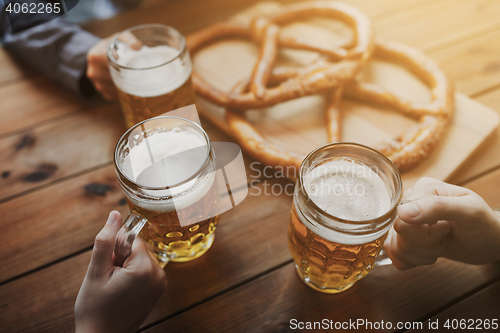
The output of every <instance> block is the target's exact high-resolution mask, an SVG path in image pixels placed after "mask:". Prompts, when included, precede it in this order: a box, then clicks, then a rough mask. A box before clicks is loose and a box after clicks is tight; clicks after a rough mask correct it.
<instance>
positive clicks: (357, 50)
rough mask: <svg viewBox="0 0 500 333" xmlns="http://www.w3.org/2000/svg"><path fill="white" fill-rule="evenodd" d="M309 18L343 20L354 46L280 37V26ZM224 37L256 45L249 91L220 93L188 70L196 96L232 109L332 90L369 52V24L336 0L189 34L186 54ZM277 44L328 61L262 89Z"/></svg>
mask: <svg viewBox="0 0 500 333" xmlns="http://www.w3.org/2000/svg"><path fill="white" fill-rule="evenodd" d="M310 16H315V17H317V16H320V17H329V18H334V19H338V20H341V21H343V22H344V23H346V24H347V25H348V26H350V27H352V28H353V29H354V40H355V43H354V45H353V46H351V45H347V46H346V47H345V48H344V47H334V46H330V47H326V46H323V45H314V43H311V42H309V41H304V40H296V39H293V38H285V37H282V36H280V33H279V32H280V28H279V26H280V25H282V24H286V23H289V22H290V21H292V20H294V19H297V18H304V17H310ZM227 37H244V38H248V39H251V40H253V41H254V42H256V43H258V44H259V45H260V46H261V47H260V54H259V57H258V60H257V64H256V66H255V68H254V71H253V74H252V78H251V83H250V91H248V92H245V93H240V94H237V93H234V92H232V93H231V92H230V93H226V92H223V91H221V90H219V89H217V88H215V87H213V86H211V85H209V84H208V83H207V82H205V81H204V80H203V79H202V78H201V77H200V76H199V75H198V74H197V73H196V71H193V75H192V79H193V84H194V87H195V91H196V92H197V93H198V94H200V95H201V96H203V97H205V98H206V99H208V100H210V101H212V102H214V103H215V104H217V105H220V106H224V107H229V108H234V109H251V108H260V107H265V106H271V105H275V104H277V103H281V102H285V101H288V100H291V99H294V98H298V97H302V96H308V95H314V94H317V93H318V92H321V91H325V90H328V89H332V88H335V87H337V86H339V85H341V84H342V83H343V82H346V81H348V80H351V79H352V78H353V77H354V75H355V74H356V73H357V72H358V70H359V69H360V68H361V67H362V65H363V63H364V62H365V61H366V60H368V59H369V58H370V57H371V54H372V53H373V33H372V29H371V25H370V21H369V20H368V18H367V17H366V16H365V15H364V14H363V13H361V12H360V11H359V10H357V9H355V8H352V7H350V6H347V5H345V4H343V3H341V2H331V1H319V2H307V3H300V4H296V5H291V6H286V7H284V8H283V9H282V10H280V11H279V12H278V13H277V14H275V15H272V16H271V17H269V18H264V17H259V18H256V19H254V20H253V21H252V23H250V24H237V23H229V22H226V23H218V24H215V25H213V26H211V27H209V28H207V29H205V30H201V31H199V32H197V33H194V34H192V35H190V36H188V38H187V45H188V48H189V52H190V53H191V55H194V54H195V53H196V52H197V51H199V50H200V49H201V47H202V46H206V45H208V44H209V43H212V42H214V41H216V40H218V39H221V38H227ZM278 45H280V46H286V47H290V48H297V49H307V50H311V51H317V52H320V53H322V54H325V55H327V56H328V59H324V60H322V61H317V62H315V63H313V64H311V65H309V66H307V67H305V68H303V69H302V70H301V71H300V73H298V75H297V76H295V77H293V78H289V79H288V80H285V81H283V82H282V83H281V84H279V85H278V86H275V87H272V88H266V86H267V83H268V80H269V78H270V75H271V71H272V69H273V66H274V63H275V60H276V54H277V48H278ZM331 60H335V61H338V62H335V63H334V62H331Z"/></svg>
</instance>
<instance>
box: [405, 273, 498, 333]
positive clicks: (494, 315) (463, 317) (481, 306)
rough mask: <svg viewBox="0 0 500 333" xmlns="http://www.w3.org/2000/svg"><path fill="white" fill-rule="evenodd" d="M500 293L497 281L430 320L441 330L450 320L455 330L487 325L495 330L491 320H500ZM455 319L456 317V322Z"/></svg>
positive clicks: (467, 329) (425, 324) (480, 327)
mask: <svg viewBox="0 0 500 333" xmlns="http://www.w3.org/2000/svg"><path fill="white" fill-rule="evenodd" d="M499 295H500V282H497V283H495V284H493V285H491V286H489V287H487V288H484V289H483V290H481V291H479V292H478V293H476V294H474V295H472V296H470V297H468V298H466V299H465V300H463V301H461V302H460V303H457V304H455V305H453V306H452V307H451V308H448V309H446V310H445V311H443V312H441V313H439V314H438V315H436V316H434V317H432V318H430V322H432V323H433V324H435V323H437V325H438V326H437V327H439V328H440V329H441V330H445V329H446V328H445V327H444V325H445V324H446V323H447V321H448V323H449V324H450V325H451V328H450V330H451V329H453V328H454V329H453V331H460V332H461V331H469V330H471V329H483V330H485V329H486V328H485V327H489V328H488V329H486V330H488V331H489V330H492V331H495V329H492V328H491V327H492V326H491V322H492V319H496V323H497V324H498V321H499V320H500V318H498V314H499V313H500V302H498V296H499ZM454 319H456V321H455V322H454ZM485 319H487V320H488V322H489V326H485V322H486V321H485ZM461 321H462V322H463V323H464V324H465V326H463V328H462V329H460V327H461V326H460V322H461ZM428 325H429V324H428V322H425V323H424V327H428ZM497 327H499V326H497ZM407 332H408V333H410V332H421V330H409V331H407Z"/></svg>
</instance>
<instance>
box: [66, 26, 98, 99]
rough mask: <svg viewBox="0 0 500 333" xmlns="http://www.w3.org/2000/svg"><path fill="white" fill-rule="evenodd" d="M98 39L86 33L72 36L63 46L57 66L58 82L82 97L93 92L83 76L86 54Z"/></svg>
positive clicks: (85, 66)
mask: <svg viewBox="0 0 500 333" xmlns="http://www.w3.org/2000/svg"><path fill="white" fill-rule="evenodd" d="M99 40H100V38H98V37H96V36H94V35H92V34H91V33H89V32H87V31H81V32H79V33H76V34H74V35H73V36H72V37H71V39H70V40H69V41H68V42H67V43H66V44H65V45H64V47H63V48H62V50H61V54H60V60H61V61H60V63H59V64H58V66H57V72H58V74H59V75H58V76H59V77H58V79H59V81H60V82H61V83H62V84H63V85H64V86H66V87H68V88H69V89H71V90H73V91H75V92H78V93H79V94H80V95H82V96H89V95H91V94H92V93H93V92H94V90H93V87H92V84H91V83H90V81H89V80H88V79H87V77H86V76H85V72H86V70H87V52H88V50H89V49H90V48H91V47H92V46H94V45H95V44H96V43H97V42H98V41H99Z"/></svg>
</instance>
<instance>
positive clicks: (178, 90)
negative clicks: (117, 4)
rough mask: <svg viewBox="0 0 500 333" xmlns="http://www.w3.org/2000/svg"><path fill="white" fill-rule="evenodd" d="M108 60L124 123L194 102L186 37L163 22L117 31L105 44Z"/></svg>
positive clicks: (134, 121) (128, 123)
mask: <svg viewBox="0 0 500 333" xmlns="http://www.w3.org/2000/svg"><path fill="white" fill-rule="evenodd" d="M108 64H109V71H110V73H111V77H112V79H113V82H114V83H115V85H116V87H117V91H118V97H119V100H120V104H121V107H122V111H123V114H124V116H125V122H126V124H127V127H132V126H133V125H134V124H136V123H138V122H140V121H143V120H145V119H148V118H152V117H156V116H159V115H161V114H163V113H165V112H168V111H172V110H175V109H178V108H180V107H183V106H187V105H191V104H194V91H193V87H192V84H191V71H192V65H191V59H190V56H189V52H188V50H187V47H186V40H185V39H184V37H183V36H182V35H181V34H180V33H179V32H178V31H177V30H175V29H174V28H172V27H169V26H166V25H162V24H146V25H140V26H136V27H133V28H130V29H128V30H125V31H123V32H121V33H119V34H118V35H117V36H116V37H115V38H114V39H113V40H112V41H111V43H110V44H109V46H108Z"/></svg>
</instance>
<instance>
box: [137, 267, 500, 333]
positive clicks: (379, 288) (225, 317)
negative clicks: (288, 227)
mask: <svg viewBox="0 0 500 333" xmlns="http://www.w3.org/2000/svg"><path fill="white" fill-rule="evenodd" d="M499 274H500V272H499V271H498V270H497V269H496V268H494V267H493V265H487V266H481V267H475V266H469V265H465V264H461V263H457V262H453V261H447V260H440V261H439V262H438V263H437V264H435V265H434V266H427V267H418V268H415V269H412V270H408V271H404V272H401V271H398V270H397V269H396V268H395V267H393V266H385V267H381V268H375V269H374V270H373V271H372V272H371V273H370V274H369V275H368V276H367V277H365V278H364V279H363V280H362V281H359V282H357V283H356V284H355V285H354V286H353V287H352V288H351V289H350V290H347V291H346V292H344V293H341V294H337V295H326V294H321V293H319V292H317V291H315V290H312V289H311V288H309V287H308V286H306V285H305V284H304V283H303V282H302V281H300V280H299V279H298V277H297V273H296V272H295V266H294V264H292V263H291V264H288V265H286V266H285V267H282V268H280V269H277V270H275V271H273V272H271V273H269V274H267V275H264V276H262V277H261V278H259V279H257V280H254V281H252V282H250V283H247V284H245V285H243V286H241V287H239V288H237V289H235V290H232V291H230V292H228V293H226V294H224V295H221V296H220V297H217V298H215V299H212V300H210V301H207V302H205V303H203V304H201V305H199V306H197V307H194V308H192V309H190V310H188V311H186V312H183V313H181V314H180V315H178V316H176V317H174V318H172V319H169V320H167V321H165V322H162V323H160V324H158V325H156V326H154V327H152V328H151V329H149V330H146V332H148V333H153V332H165V331H167V330H169V331H174V332H184V331H185V332H196V331H200V330H203V331H208V332H225V331H232V332H247V331H252V332H275V331H288V330H290V329H291V328H292V327H290V321H291V320H292V319H296V320H298V321H321V320H323V319H325V318H326V319H328V320H332V321H333V322H345V321H347V322H349V320H353V321H356V320H357V319H364V320H367V321H370V322H375V321H378V322H380V321H381V320H383V321H384V322H386V323H387V322H391V323H392V324H393V325H394V328H393V329H392V330H386V331H395V330H396V329H395V326H396V323H397V322H400V321H418V320H419V319H420V318H425V317H426V316H430V315H431V314H432V313H433V311H436V310H438V309H440V308H441V307H443V306H446V305H447V303H448V302H450V301H453V300H454V299H456V298H457V297H460V296H461V295H463V294H464V293H466V292H468V291H471V290H473V289H474V288H476V287H478V286H480V285H481V284H483V283H485V282H487V281H489V280H491V279H494V278H496V277H498V275H499ZM346 309H348V311H347V310H346ZM355 331H356V332H364V331H366V332H373V329H372V330H370V329H366V328H365V327H360V328H358V329H357V330H355Z"/></svg>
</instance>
